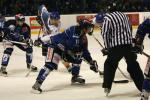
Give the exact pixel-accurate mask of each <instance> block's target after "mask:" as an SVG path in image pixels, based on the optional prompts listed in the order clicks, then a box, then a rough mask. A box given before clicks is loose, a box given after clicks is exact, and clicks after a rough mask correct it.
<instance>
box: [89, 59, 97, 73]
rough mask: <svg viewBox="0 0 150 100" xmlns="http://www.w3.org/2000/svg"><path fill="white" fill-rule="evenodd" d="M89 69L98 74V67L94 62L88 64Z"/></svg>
mask: <svg viewBox="0 0 150 100" xmlns="http://www.w3.org/2000/svg"><path fill="white" fill-rule="evenodd" d="M90 69H91V70H93V71H94V72H96V73H97V72H98V65H97V62H96V60H93V61H91V62H90Z"/></svg>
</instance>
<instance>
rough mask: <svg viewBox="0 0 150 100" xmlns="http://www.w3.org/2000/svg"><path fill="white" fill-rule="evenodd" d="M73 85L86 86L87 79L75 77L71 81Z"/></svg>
mask: <svg viewBox="0 0 150 100" xmlns="http://www.w3.org/2000/svg"><path fill="white" fill-rule="evenodd" d="M71 84H72V85H75V84H85V79H83V78H81V76H73V77H72V79H71Z"/></svg>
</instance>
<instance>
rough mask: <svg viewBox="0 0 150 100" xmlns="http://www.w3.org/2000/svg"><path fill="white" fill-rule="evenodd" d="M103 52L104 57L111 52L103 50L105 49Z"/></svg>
mask: <svg viewBox="0 0 150 100" xmlns="http://www.w3.org/2000/svg"><path fill="white" fill-rule="evenodd" d="M101 52H102V53H103V56H105V55H108V54H109V50H108V49H107V48H103V49H102V50H101Z"/></svg>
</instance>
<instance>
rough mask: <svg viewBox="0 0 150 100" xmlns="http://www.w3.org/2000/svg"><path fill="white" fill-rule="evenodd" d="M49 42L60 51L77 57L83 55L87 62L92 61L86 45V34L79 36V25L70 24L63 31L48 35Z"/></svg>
mask: <svg viewBox="0 0 150 100" xmlns="http://www.w3.org/2000/svg"><path fill="white" fill-rule="evenodd" d="M50 41H51V44H52V45H53V46H56V47H58V48H60V49H61V50H62V51H64V52H67V53H70V54H71V55H74V56H76V54H77V56H78V57H83V58H84V59H85V60H86V61H87V62H90V61H92V57H91V55H90V52H89V50H88V47H87V42H88V41H87V37H86V35H83V36H81V29H80V27H79V26H71V27H70V28H68V29H66V30H65V31H64V32H63V33H60V34H58V35H54V36H51V37H50Z"/></svg>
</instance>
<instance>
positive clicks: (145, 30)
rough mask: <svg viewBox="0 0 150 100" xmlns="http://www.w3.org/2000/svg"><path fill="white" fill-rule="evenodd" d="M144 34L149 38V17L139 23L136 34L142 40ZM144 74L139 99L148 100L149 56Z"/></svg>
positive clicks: (149, 81)
mask: <svg viewBox="0 0 150 100" xmlns="http://www.w3.org/2000/svg"><path fill="white" fill-rule="evenodd" d="M146 34H148V37H149V38H150V19H146V20H145V21H144V22H143V23H141V24H140V25H139V27H138V30H137V33H136V36H138V37H139V38H140V39H141V40H142V42H143V40H144V38H145V36H146ZM144 74H145V76H146V78H145V79H144V82H143V87H142V98H141V100H148V98H149V94H150V58H148V61H147V65H146V68H145V70H144Z"/></svg>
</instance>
